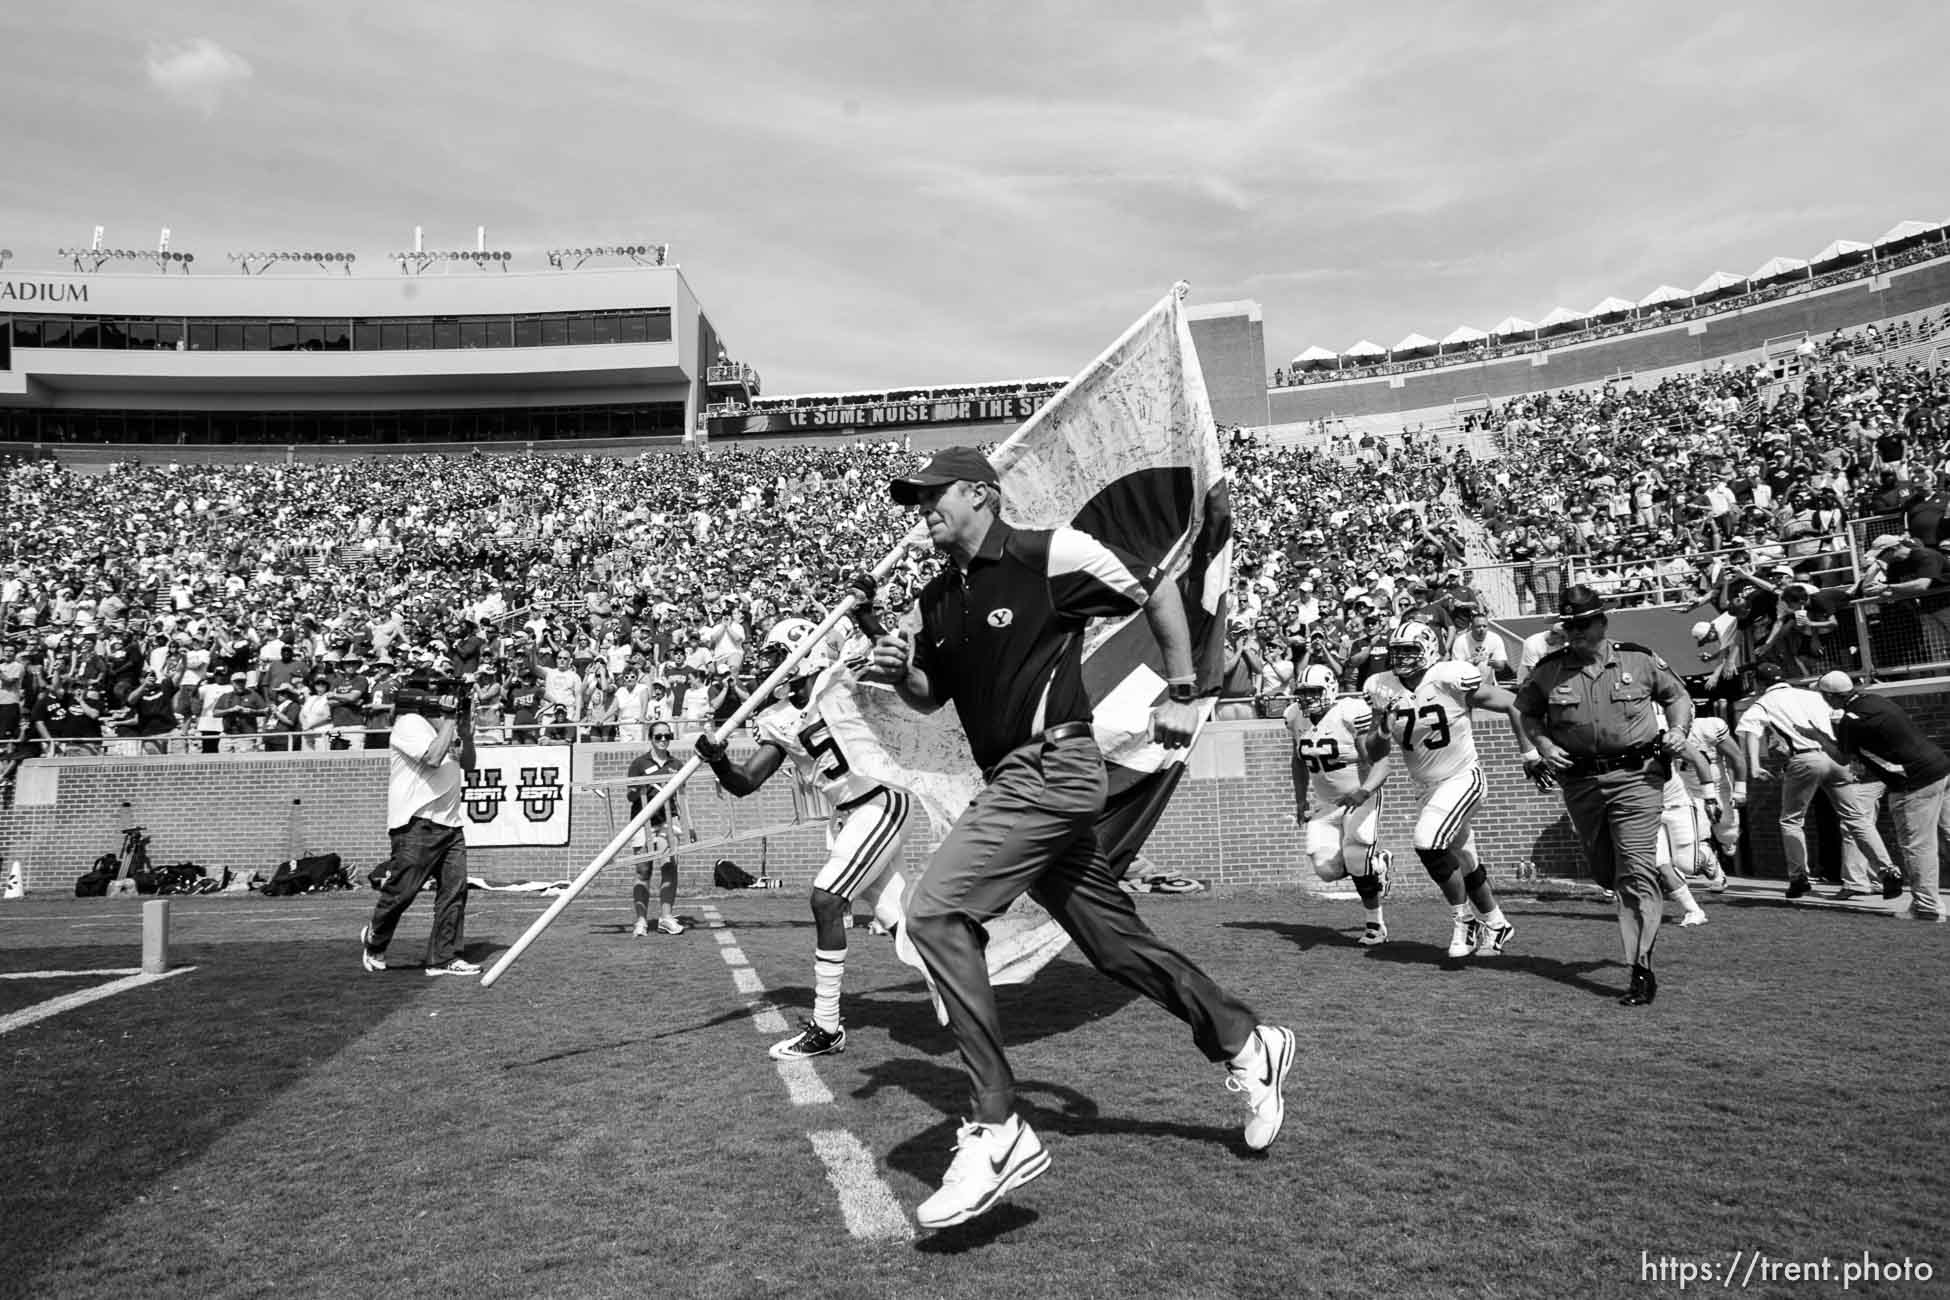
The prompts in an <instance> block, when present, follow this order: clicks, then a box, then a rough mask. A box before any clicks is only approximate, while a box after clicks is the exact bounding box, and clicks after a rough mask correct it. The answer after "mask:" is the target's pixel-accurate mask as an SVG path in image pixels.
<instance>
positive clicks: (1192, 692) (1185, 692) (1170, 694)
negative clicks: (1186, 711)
mask: <svg viewBox="0 0 1950 1300" xmlns="http://www.w3.org/2000/svg"><path fill="white" fill-rule="evenodd" d="M1165 698H1166V699H1167V700H1170V701H1171V702H1172V703H1173V704H1190V703H1191V702H1192V701H1194V700H1196V699H1197V698H1198V686H1197V685H1196V684H1195V683H1192V682H1172V683H1170V684H1169V685H1167V686H1166V687H1165Z"/></svg>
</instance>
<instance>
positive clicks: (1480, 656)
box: [1449, 605, 1543, 681]
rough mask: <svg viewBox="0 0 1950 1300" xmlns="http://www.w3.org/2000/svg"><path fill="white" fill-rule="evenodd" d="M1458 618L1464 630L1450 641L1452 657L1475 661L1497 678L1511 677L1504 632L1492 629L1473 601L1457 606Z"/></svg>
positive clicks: (1458, 660) (1458, 623) (1464, 661)
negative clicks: (1470, 603) (1469, 603)
mask: <svg viewBox="0 0 1950 1300" xmlns="http://www.w3.org/2000/svg"><path fill="white" fill-rule="evenodd" d="M1455 618H1456V623H1457V625H1458V626H1459V627H1460V628H1461V630H1460V631H1458V632H1457V633H1456V635H1455V637H1454V638H1453V639H1452V640H1451V641H1450V642H1449V657H1450V658H1451V659H1454V660H1456V661H1457V662H1458V663H1465V664H1474V665H1475V666H1476V667H1477V668H1480V669H1482V670H1483V671H1484V672H1485V673H1487V674H1489V675H1491V676H1494V677H1495V678H1496V679H1497V680H1498V681H1508V680H1509V678H1510V653H1509V651H1507V650H1505V649H1504V648H1503V636H1502V634H1501V633H1499V632H1495V631H1492V630H1491V628H1490V624H1489V620H1488V619H1486V618H1484V617H1483V615H1482V613H1481V612H1480V611H1479V610H1477V608H1476V607H1475V606H1473V605H1458V606H1456V614H1455ZM1538 657H1539V658H1542V657H1543V656H1542V655H1539V656H1538Z"/></svg>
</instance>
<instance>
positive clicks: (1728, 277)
mask: <svg viewBox="0 0 1950 1300" xmlns="http://www.w3.org/2000/svg"><path fill="white" fill-rule="evenodd" d="M1745 283H1747V282H1746V281H1745V280H1743V279H1741V278H1740V277H1739V276H1737V275H1735V274H1734V273H1733V272H1731V271H1715V272H1714V273H1713V274H1711V275H1709V276H1707V277H1706V278H1705V279H1704V280H1701V281H1700V282H1699V283H1698V284H1696V285H1694V286H1693V297H1695V298H1704V297H1705V296H1706V295H1707V294H1709V293H1719V292H1720V291H1721V290H1722V289H1731V288H1733V287H1734V286H1736V285H1742V284H1745Z"/></svg>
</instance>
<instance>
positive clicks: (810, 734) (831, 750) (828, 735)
mask: <svg viewBox="0 0 1950 1300" xmlns="http://www.w3.org/2000/svg"><path fill="white" fill-rule="evenodd" d="M799 743H800V744H802V745H804V746H805V747H806V752H807V753H808V754H811V755H812V756H813V759H814V761H815V763H816V764H817V766H818V768H819V774H820V776H822V777H824V778H825V779H826V780H828V781H837V780H839V779H840V778H841V777H843V776H845V775H846V774H847V773H848V772H849V771H851V770H852V769H851V768H849V767H848V766H847V765H846V755H845V754H842V753H841V752H840V746H839V742H838V741H836V740H834V739H833V733H832V731H831V730H830V729H828V727H827V726H826V724H825V723H824V722H815V723H813V724H812V725H811V726H809V727H805V728H803V729H802V730H801V731H800V732H799Z"/></svg>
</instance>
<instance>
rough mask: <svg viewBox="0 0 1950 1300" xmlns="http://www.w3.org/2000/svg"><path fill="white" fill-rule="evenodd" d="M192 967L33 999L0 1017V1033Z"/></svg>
mask: <svg viewBox="0 0 1950 1300" xmlns="http://www.w3.org/2000/svg"><path fill="white" fill-rule="evenodd" d="M195 969H196V967H194V966H179V967H177V968H176V969H175V970H172V971H164V972H163V973H162V974H160V975H142V974H136V975H129V976H126V977H125V978H122V979H119V980H113V981H111V982H110V983H107V984H100V985H97V986H96V987H94V988H92V989H82V990H81V991H79V992H77V993H69V994H66V995H64V996H62V997H58V998H50V999H48V1000H47V1001H46V1002H36V1003H35V1004H34V1005H33V1006H31V1007H25V1008H22V1009H21V1010H19V1011H16V1012H14V1013H13V1014H11V1015H6V1016H0V1034H10V1033H12V1032H13V1031H14V1030H16V1029H20V1028H22V1027H23V1026H26V1025H31V1024H34V1023H35V1022H36V1021H41V1020H46V1019H47V1018H48V1017H49V1016H58V1015H60V1014H61V1013H62V1012H63V1011H73V1010H74V1009H75V1008H76V1007H85V1006H87V1005H88V1004H89V1003H90V1002H99V1001H101V1000H102V999H103V998H109V997H114V996H115V995H116V994H117V993H127V992H128V991H129V990H130V989H139V988H141V987H142V986H143V985H145V984H154V983H155V982H156V981H157V980H166V979H168V978H169V977H170V976H172V975H181V974H184V973H185V972H188V971H193V970H195Z"/></svg>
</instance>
